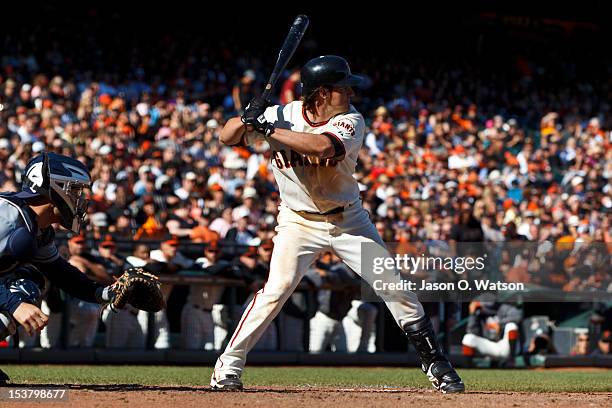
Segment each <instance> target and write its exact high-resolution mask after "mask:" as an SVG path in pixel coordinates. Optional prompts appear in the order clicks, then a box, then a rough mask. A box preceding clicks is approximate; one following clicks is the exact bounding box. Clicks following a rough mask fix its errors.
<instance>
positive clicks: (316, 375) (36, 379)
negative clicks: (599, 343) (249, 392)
mask: <svg viewBox="0 0 612 408" xmlns="http://www.w3.org/2000/svg"><path fill="white" fill-rule="evenodd" d="M2 369H3V370H4V371H5V372H6V373H7V374H9V376H10V377H11V382H13V383H19V384H23V383H45V384H142V385H184V386H187V385H207V384H208V380H209V378H210V372H211V369H210V368H208V367H166V366H59V365H3V366H2ZM459 372H460V374H461V375H462V377H463V380H464V382H465V384H466V386H467V388H468V389H469V390H472V391H524V392H542V391H545V392H612V370H600V371H548V370H478V369H470V370H468V369H464V370H459ZM243 380H244V382H245V384H246V385H247V386H254V385H259V386H281V387H282V386H294V387H295V386H305V387H306V386H316V387H385V386H387V387H410V388H429V383H428V381H427V379H426V378H425V376H424V375H423V374H422V373H421V372H420V370H417V369H414V368H405V369H402V368H355V367H248V368H247V370H246V371H245V374H244V377H243Z"/></svg>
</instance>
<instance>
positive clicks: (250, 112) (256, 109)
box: [240, 96, 272, 126]
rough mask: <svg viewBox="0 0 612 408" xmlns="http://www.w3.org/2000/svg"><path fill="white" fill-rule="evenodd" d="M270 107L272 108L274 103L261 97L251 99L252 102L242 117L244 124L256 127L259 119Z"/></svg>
mask: <svg viewBox="0 0 612 408" xmlns="http://www.w3.org/2000/svg"><path fill="white" fill-rule="evenodd" d="M268 106H272V103H271V102H270V101H268V100H266V99H264V98H262V97H260V96H257V97H255V98H253V99H251V102H249V104H248V105H247V106H246V108H244V113H243V114H242V116H241V117H240V119H242V123H244V124H247V125H253V126H255V122H257V118H259V117H260V116H262V115H263V114H264V112H265V111H266V108H267V107H268Z"/></svg>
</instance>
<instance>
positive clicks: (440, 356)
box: [404, 316, 465, 393]
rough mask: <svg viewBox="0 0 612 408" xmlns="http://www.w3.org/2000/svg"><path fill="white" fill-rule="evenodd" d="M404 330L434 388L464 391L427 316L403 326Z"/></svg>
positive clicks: (449, 391) (442, 390) (448, 391)
mask: <svg viewBox="0 0 612 408" xmlns="http://www.w3.org/2000/svg"><path fill="white" fill-rule="evenodd" d="M404 332H405V333H406V336H407V337H408V340H409V341H410V343H411V344H412V345H413V346H414V348H415V349H416V351H417V353H418V355H419V358H420V359H421V369H422V370H423V372H424V373H426V374H427V377H428V378H429V381H431V384H432V385H433V387H434V388H435V389H437V390H439V391H441V392H443V393H453V392H463V391H465V385H464V384H463V381H461V378H460V377H459V374H457V372H456V371H455V369H454V368H453V366H452V365H451V363H450V362H449V361H448V360H447V359H446V357H445V356H444V353H442V349H441V348H440V346H439V344H438V341H437V340H436V334H435V333H434V330H433V326H432V325H431V321H430V320H429V318H428V317H427V316H425V317H423V318H422V319H420V320H418V321H416V322H414V323H412V324H410V325H409V326H406V327H404Z"/></svg>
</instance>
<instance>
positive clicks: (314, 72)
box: [300, 55, 365, 96]
mask: <svg viewBox="0 0 612 408" xmlns="http://www.w3.org/2000/svg"><path fill="white" fill-rule="evenodd" d="M300 76H301V79H300V80H301V82H302V95H303V96H307V95H309V94H310V93H311V92H312V91H314V90H315V89H317V88H318V87H320V86H323V85H332V86H361V85H363V84H364V82H365V81H364V78H363V77H361V76H359V75H353V74H352V73H351V68H350V67H349V64H348V62H346V60H345V59H344V58H342V57H338V56H337V55H322V56H320V57H317V58H313V59H311V60H310V61H308V62H307V63H306V64H305V65H304V66H303V67H302V70H301V71H300Z"/></svg>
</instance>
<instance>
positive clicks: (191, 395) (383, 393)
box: [11, 385, 612, 408]
mask: <svg viewBox="0 0 612 408" xmlns="http://www.w3.org/2000/svg"><path fill="white" fill-rule="evenodd" d="M69 391H70V394H69V401H68V402H64V403H50V402H46V403H24V402H21V403H16V406H18V407H28V406H32V407H41V406H58V407H59V406H71V407H79V408H81V407H82V408H89V407H100V408H112V407H127V406H129V407H130V408H153V407H164V408H179V407H197V408H201V407H213V408H224V407H247V408H255V407H265V408H275V407H291V408H302V407H303V408H316V407H326V408H327V407H350V408H360V407H367V408H372V407H377V408H378V407H383V408H386V407H397V406H412V407H421V406H431V407H436V408H438V407H440V408H443V407H453V408H457V407H467V408H479V407H495V406H502V407H572V408H576V407H610V406H612V393H597V394H579V393H518V392H497V393H493V392H467V393H465V394H461V395H442V394H439V393H437V392H435V391H434V390H433V389H432V390H431V391H424V390H415V389H406V388H401V389H391V388H390V389H349V388H347V389H327V388H304V387H300V388H297V387H294V388H280V387H266V388H263V387H253V388H250V389H248V390H245V391H243V392H219V391H216V392H214V391H210V390H209V389H207V388H206V387H180V386H176V387H173V386H156V387H153V386H139V385H134V386H131V385H121V386H101V385H83V386H77V385H73V386H71V387H70V390H69ZM11 405H12V404H11Z"/></svg>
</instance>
